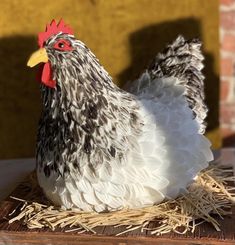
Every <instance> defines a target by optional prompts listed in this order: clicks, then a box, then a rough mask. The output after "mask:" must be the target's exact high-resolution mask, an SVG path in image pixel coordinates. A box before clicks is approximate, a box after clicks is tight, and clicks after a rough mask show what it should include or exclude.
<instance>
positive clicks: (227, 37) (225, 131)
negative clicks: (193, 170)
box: [220, 0, 235, 146]
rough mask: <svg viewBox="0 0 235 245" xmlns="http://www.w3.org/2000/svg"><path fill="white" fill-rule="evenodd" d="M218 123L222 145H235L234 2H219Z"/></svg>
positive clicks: (233, 0)
mask: <svg viewBox="0 0 235 245" xmlns="http://www.w3.org/2000/svg"><path fill="white" fill-rule="evenodd" d="M220 47H221V48H220V53H221V68H220V69H221V71H220V79H221V88H220V123H221V130H222V135H223V138H224V140H223V141H224V142H223V143H224V145H226V146H231V145H233V146H234V145H235V0H220Z"/></svg>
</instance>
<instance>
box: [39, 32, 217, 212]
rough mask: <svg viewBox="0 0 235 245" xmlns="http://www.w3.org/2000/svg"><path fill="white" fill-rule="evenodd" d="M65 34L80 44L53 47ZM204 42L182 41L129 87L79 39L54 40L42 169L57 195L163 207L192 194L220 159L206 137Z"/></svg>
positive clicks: (91, 204) (100, 206)
mask: <svg viewBox="0 0 235 245" xmlns="http://www.w3.org/2000/svg"><path fill="white" fill-rule="evenodd" d="M60 38H63V39H65V40H68V41H69V42H71V45H72V47H73V50H72V51H70V52H61V51H58V50H55V49H53V43H54V42H55V41H56V40H58V39H60ZM199 46H200V45H199V44H197V43H196V41H191V42H187V41H185V40H184V39H183V38H178V39H177V40H176V41H175V42H174V43H173V44H172V45H171V46H169V47H168V51H166V53H163V54H161V55H159V56H157V58H156V60H155V61H154V62H153V65H152V66H151V67H150V68H149V69H148V70H146V71H145V72H144V73H143V74H142V76H141V77H140V78H139V79H138V80H137V81H136V82H135V85H134V86H132V92H133V93H129V92H126V91H123V90H121V89H120V88H118V87H117V86H116V85H115V84H114V83H113V82H112V79H111V77H110V76H109V75H108V73H107V72H106V71H105V70H104V68H103V67H102V66H101V65H100V64H99V61H98V60H97V59H96V57H95V56H94V54H93V53H92V52H91V51H90V50H89V49H88V48H87V47H86V46H85V45H84V44H83V43H82V42H81V41H78V40H76V39H75V38H74V36H72V35H69V34H63V33H59V34H56V35H53V36H52V37H50V38H49V39H48V40H47V41H46V43H45V45H44V47H45V49H46V51H47V54H48V57H49V60H50V63H51V67H52V71H53V79H54V80H55V81H56V88H55V89H52V88H48V87H46V86H44V85H42V87H41V90H42V100H43V111H42V115H41V119H40V123H39V130H38V141H37V174H38V180H39V184H40V186H41V187H42V188H43V190H44V192H45V194H46V195H47V197H48V198H49V199H50V200H52V201H53V202H54V203H55V204H57V205H61V206H63V207H65V208H79V209H81V210H85V211H92V210H95V211H97V212H102V211H114V210H117V209H121V208H123V207H129V208H133V207H143V206H147V205H153V204H155V203H159V202H161V201H163V200H164V199H165V198H175V197H176V196H177V195H178V194H179V193H180V192H182V191H185V188H186V187H187V185H188V184H189V183H190V182H191V181H192V180H193V178H194V177H195V176H196V175H197V173H198V171H200V170H201V169H203V168H205V167H206V166H207V165H208V162H209V161H211V160H212V154H211V151H210V143H209V141H208V140H207V139H206V138H205V137H204V136H203V135H202V132H203V131H204V118H205V115H206V107H205V105H204V102H203V98H204V94H203V81H202V80H203V76H202V75H201V68H202V63H201V60H202V56H201V53H200V50H199ZM180 47H181V48H180ZM189 47H190V48H189ZM169 50H170V51H169ZM179 50H180V52H179ZM184 51H185V53H186V54H187V55H181V54H184ZM177 62H178V63H177ZM186 63H187V65H186ZM189 64H190V65H189ZM181 66H182V67H181ZM198 108H199V109H198Z"/></svg>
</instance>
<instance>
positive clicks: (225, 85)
mask: <svg viewBox="0 0 235 245" xmlns="http://www.w3.org/2000/svg"><path fill="white" fill-rule="evenodd" d="M229 90H230V82H228V81H222V82H221V83H220V101H222V102H225V101H228V95H229Z"/></svg>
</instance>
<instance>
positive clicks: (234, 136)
mask: <svg viewBox="0 0 235 245" xmlns="http://www.w3.org/2000/svg"><path fill="white" fill-rule="evenodd" d="M221 135H222V138H223V147H231V146H232V147H234V145H235V131H234V130H232V129H230V128H225V127H221Z"/></svg>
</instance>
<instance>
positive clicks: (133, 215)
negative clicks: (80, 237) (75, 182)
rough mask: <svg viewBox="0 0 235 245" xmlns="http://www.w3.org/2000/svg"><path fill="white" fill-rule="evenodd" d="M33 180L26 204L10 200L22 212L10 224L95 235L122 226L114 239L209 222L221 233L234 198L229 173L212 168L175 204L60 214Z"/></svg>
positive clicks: (183, 230)
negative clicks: (105, 228) (98, 229)
mask: <svg viewBox="0 0 235 245" xmlns="http://www.w3.org/2000/svg"><path fill="white" fill-rule="evenodd" d="M35 179H36V178H35V176H34V178H32V180H31V181H30V182H28V183H27V184H28V185H30V186H31V191H30V193H29V194H28V195H27V197H26V200H22V199H19V198H15V197H11V198H14V199H16V200H18V201H20V203H21V208H20V210H19V208H17V209H15V210H14V211H13V212H12V213H11V214H10V217H11V219H10V220H9V223H12V222H14V221H17V220H18V221H19V220H20V221H21V222H23V224H25V225H27V227H28V228H29V229H34V228H50V229H51V230H55V229H63V231H65V232H71V231H73V232H75V231H76V232H84V231H89V232H93V233H96V231H95V228H96V227H100V226H115V227H117V226H118V227H120V226H122V227H123V231H122V232H119V233H118V234H117V235H121V234H123V233H126V232H129V231H133V230H135V229H140V230H141V232H143V231H146V230H149V229H151V234H156V235H160V234H164V233H168V232H171V231H174V232H177V233H186V232H188V231H191V232H193V231H194V229H195V227H196V226H197V225H199V224H201V223H202V222H209V223H211V224H212V225H213V226H214V228H215V229H216V230H217V231H220V226H219V223H218V221H217V218H218V217H222V216H224V215H229V214H230V213H231V206H232V203H233V200H234V197H235V194H234V187H232V185H233V181H234V180H235V177H234V176H233V174H232V169H228V168H226V169H225V168H221V167H220V168H219V167H215V166H213V167H212V166H210V167H209V168H207V169H205V170H203V171H202V172H201V173H200V174H199V175H198V177H197V178H196V180H195V181H194V182H193V183H192V184H191V185H190V186H189V187H188V192H187V193H185V194H184V195H181V196H180V197H178V198H177V199H175V200H168V201H166V202H164V203H161V204H158V205H155V206H151V207H145V208H139V209H123V210H120V211H116V212H110V213H94V212H81V211H79V210H62V209H60V208H58V207H55V206H53V205H51V204H49V203H48V201H45V198H44V197H43V196H42V195H41V194H39V187H38V186H37V184H36V181H35ZM213 214H217V215H216V216H214V215H213ZM13 216H15V217H13ZM215 217H217V218H216V219H215ZM149 224H151V228H149ZM119 230H120V229H119Z"/></svg>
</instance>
